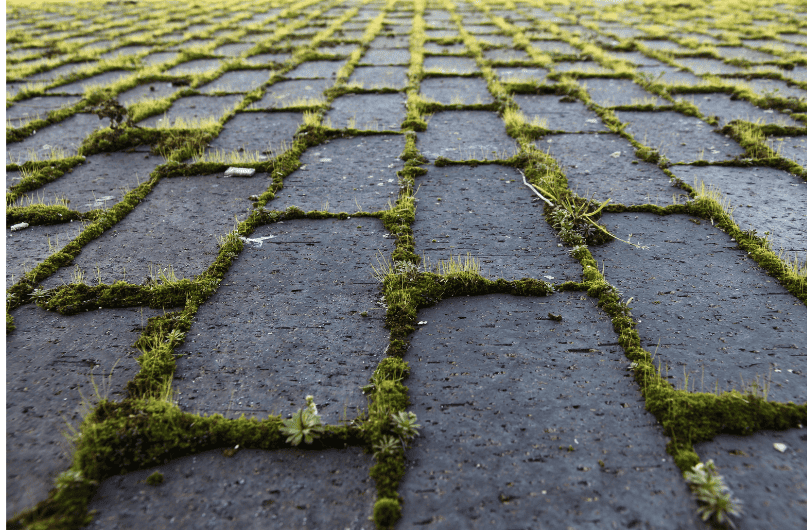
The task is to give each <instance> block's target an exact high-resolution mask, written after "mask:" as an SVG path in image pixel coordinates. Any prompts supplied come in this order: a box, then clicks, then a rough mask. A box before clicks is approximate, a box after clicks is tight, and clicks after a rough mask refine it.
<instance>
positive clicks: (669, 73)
mask: <svg viewBox="0 0 807 530" xmlns="http://www.w3.org/2000/svg"><path fill="white" fill-rule="evenodd" d="M636 73H637V74H639V75H643V76H645V77H646V78H647V79H649V80H651V81H654V82H656V83H660V84H662V85H664V84H667V85H684V86H692V85H698V84H700V83H702V82H703V80H702V79H701V78H700V77H698V76H696V75H695V74H691V73H689V72H685V71H683V70H682V69H680V68H676V67H674V66H670V65H668V64H660V65H658V66H639V67H637V68H636Z"/></svg>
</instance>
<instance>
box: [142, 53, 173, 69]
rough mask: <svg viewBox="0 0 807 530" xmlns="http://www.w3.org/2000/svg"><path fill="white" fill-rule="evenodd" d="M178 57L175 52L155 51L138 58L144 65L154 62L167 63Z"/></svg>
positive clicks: (151, 64) (153, 63) (152, 64)
mask: <svg viewBox="0 0 807 530" xmlns="http://www.w3.org/2000/svg"><path fill="white" fill-rule="evenodd" d="M177 57H179V54H178V53H177V52H157V53H152V54H151V55H147V56H145V57H143V58H142V59H140V60H141V61H142V62H143V64H144V65H146V66H154V65H155V64H162V63H168V62H171V61H173V60H174V59H176V58H177Z"/></svg>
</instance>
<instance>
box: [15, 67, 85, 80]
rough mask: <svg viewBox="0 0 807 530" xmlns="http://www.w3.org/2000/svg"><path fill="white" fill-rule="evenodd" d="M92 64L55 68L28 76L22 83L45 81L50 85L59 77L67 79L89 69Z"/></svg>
mask: <svg viewBox="0 0 807 530" xmlns="http://www.w3.org/2000/svg"><path fill="white" fill-rule="evenodd" d="M92 64H93V63H88V62H84V63H68V64H63V65H62V66H57V67H56V68H53V69H51V70H47V71H45V72H41V73H38V74H34V75H31V76H28V77H27V78H26V79H24V80H23V81H26V82H36V81H47V82H48V83H50V82H52V81H55V80H56V79H59V78H60V77H67V76H69V75H70V74H73V73H76V72H78V71H80V70H82V69H84V68H87V67H89V66H90V65H92Z"/></svg>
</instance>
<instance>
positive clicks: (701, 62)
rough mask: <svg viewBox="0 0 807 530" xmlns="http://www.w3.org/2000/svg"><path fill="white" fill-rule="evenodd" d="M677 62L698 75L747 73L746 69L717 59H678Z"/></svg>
mask: <svg viewBox="0 0 807 530" xmlns="http://www.w3.org/2000/svg"><path fill="white" fill-rule="evenodd" d="M675 62H676V63H678V64H680V65H681V66H685V67H686V68H689V69H690V70H692V72H693V73H695V74H697V75H703V74H713V75H719V74H739V73H742V72H744V71H745V68H740V67H739V66H734V65H731V64H727V63H724V62H723V61H720V60H717V59H704V58H700V57H699V58H696V59H686V58H679V59H676V60H675Z"/></svg>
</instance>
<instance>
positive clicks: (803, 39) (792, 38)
mask: <svg viewBox="0 0 807 530" xmlns="http://www.w3.org/2000/svg"><path fill="white" fill-rule="evenodd" d="M779 38H780V39H782V40H784V41H788V42H795V43H796V44H805V45H807V35H804V34H802V33H783V34H781V35H779Z"/></svg>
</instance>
